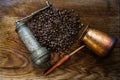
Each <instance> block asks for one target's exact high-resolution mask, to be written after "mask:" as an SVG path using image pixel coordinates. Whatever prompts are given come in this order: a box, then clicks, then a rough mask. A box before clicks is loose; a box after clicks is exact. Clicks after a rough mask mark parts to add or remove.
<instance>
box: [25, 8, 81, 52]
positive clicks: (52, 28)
mask: <svg viewBox="0 0 120 80" xmlns="http://www.w3.org/2000/svg"><path fill="white" fill-rule="evenodd" d="M80 24H81V23H80V17H79V16H78V15H74V10H73V9H72V10H59V9H57V8H54V7H50V8H48V9H46V10H43V11H41V12H39V13H38V14H37V15H35V16H33V17H32V18H31V19H29V20H28V22H27V25H28V26H29V27H30V29H31V31H32V32H33V34H34V36H35V37H36V39H37V40H38V42H39V43H40V45H41V46H44V47H46V48H47V49H48V50H49V51H55V52H59V51H64V50H66V49H67V48H70V46H71V45H72V44H73V43H74V41H75V40H76V39H77V35H78V32H79V30H80V29H81V26H80Z"/></svg>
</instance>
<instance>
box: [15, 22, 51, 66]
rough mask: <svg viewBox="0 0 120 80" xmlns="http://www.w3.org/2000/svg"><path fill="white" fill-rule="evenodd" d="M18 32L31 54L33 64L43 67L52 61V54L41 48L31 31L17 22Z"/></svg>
mask: <svg viewBox="0 0 120 80" xmlns="http://www.w3.org/2000/svg"><path fill="white" fill-rule="evenodd" d="M16 32H17V33H18V35H19V37H20V38H21V40H22V41H23V43H24V44H25V46H26V47H27V49H28V50H29V51H30V53H31V60H32V62H33V64H35V65H37V66H41V65H43V64H44V63H46V62H47V61H48V60H49V59H50V53H49V51H48V50H47V49H46V48H45V47H41V46H40V45H39V43H38V41H37V40H36V38H35V37H34V36H33V34H32V32H31V31H30V29H29V28H28V27H27V26H26V25H25V24H24V23H22V22H20V21H16Z"/></svg>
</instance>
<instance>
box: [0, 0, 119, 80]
mask: <svg viewBox="0 0 120 80" xmlns="http://www.w3.org/2000/svg"><path fill="white" fill-rule="evenodd" d="M50 2H52V3H53V5H54V6H55V7H57V8H60V9H74V11H75V12H76V14H78V15H80V16H81V22H82V23H84V24H85V25H90V27H92V28H95V29H98V30H101V31H103V32H106V33H108V34H111V35H114V36H116V37H117V38H118V43H117V45H116V46H115V48H114V50H113V51H112V52H111V54H110V55H109V56H108V57H106V58H100V57H98V56H96V55H93V52H92V51H91V50H89V49H88V48H84V49H83V50H81V51H80V52H78V54H75V55H74V56H72V57H71V58H70V59H69V60H68V61H67V62H66V63H65V64H64V65H62V66H60V67H59V68H57V69H56V70H55V71H54V72H53V73H51V74H50V75H49V76H42V73H43V72H44V71H45V70H46V69H47V68H49V67H50V66H51V65H53V64H54V63H55V62H56V61H57V60H58V59H60V57H62V56H63V54H55V53H51V57H52V58H51V60H50V62H49V64H46V65H45V66H43V67H35V66H33V64H32V63H31V61H30V58H29V57H30V54H29V52H28V51H27V49H26V47H25V46H24V44H23V43H22V42H21V40H20V39H19V37H18V35H17V33H16V32H15V24H14V22H15V20H16V19H17V18H20V17H23V16H26V15H28V14H30V13H31V12H34V11H35V10H37V9H39V8H42V7H43V6H44V3H45V2H44V0H34V1H31V0H30V1H29V0H26V1H24V0H17V1H11V0H10V1H8V2H7V1H6V0H1V1H0V80H54V79H55V80H59V79H62V80H64V79H68V80H81V79H83V80H119V79H120V68H119V66H120V63H119V62H120V58H119V57H120V54H119V53H120V45H119V44H120V34H119V33H120V29H119V27H120V23H119V22H120V15H119V14H118V13H120V10H119V8H120V7H119V4H120V1H119V0H64V1H62V0H50ZM78 45H79V44H77V45H76V46H78ZM74 49H75V48H72V49H71V50H69V51H68V52H71V51H72V50H74Z"/></svg>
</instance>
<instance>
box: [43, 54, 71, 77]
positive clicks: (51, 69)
mask: <svg viewBox="0 0 120 80" xmlns="http://www.w3.org/2000/svg"><path fill="white" fill-rule="evenodd" d="M68 58H69V55H65V56H64V57H63V58H61V59H60V60H59V61H58V62H57V63H56V64H55V65H54V66H52V68H50V69H49V70H48V71H47V72H45V73H44V75H48V74H49V73H51V72H52V71H53V70H54V69H56V68H57V67H58V66H60V65H61V64H62V63H64V62H65V61H66V60H68Z"/></svg>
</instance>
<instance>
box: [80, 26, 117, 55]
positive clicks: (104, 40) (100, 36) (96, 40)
mask: <svg viewBox="0 0 120 80" xmlns="http://www.w3.org/2000/svg"><path fill="white" fill-rule="evenodd" d="M82 40H83V42H84V43H85V44H86V45H87V46H88V47H89V48H90V49H92V50H93V51H94V52H95V53H96V54H97V55H99V56H105V55H106V54H107V53H108V52H109V51H110V50H111V49H112V47H113V45H114V44H115V42H116V40H115V38H114V37H111V36H109V35H107V34H106V33H104V32H101V31H98V30H95V29H92V28H89V29H88V31H87V33H86V35H85V36H84V37H83V39H82Z"/></svg>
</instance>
